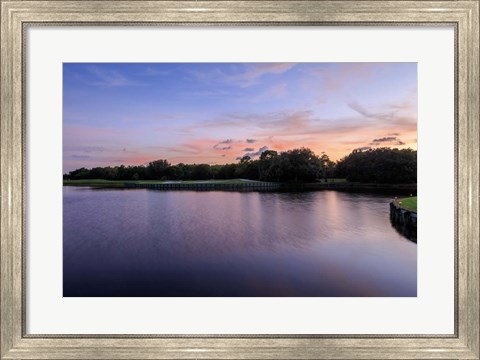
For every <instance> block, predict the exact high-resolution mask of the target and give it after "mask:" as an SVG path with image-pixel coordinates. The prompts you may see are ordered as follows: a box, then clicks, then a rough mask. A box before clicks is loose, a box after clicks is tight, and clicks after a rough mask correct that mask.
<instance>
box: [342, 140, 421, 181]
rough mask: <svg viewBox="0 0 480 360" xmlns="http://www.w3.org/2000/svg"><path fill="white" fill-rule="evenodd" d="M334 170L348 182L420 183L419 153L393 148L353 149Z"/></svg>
mask: <svg viewBox="0 0 480 360" xmlns="http://www.w3.org/2000/svg"><path fill="white" fill-rule="evenodd" d="M335 173H336V177H343V178H346V179H347V180H348V181H358V182H365V183H366V182H369V183H379V184H413V183H416V182H417V152H416V151H414V150H411V149H402V150H399V149H390V148H378V149H372V150H367V151H353V152H352V153H351V154H350V155H348V156H346V157H344V158H343V159H341V160H340V161H338V162H337V165H336V169H335Z"/></svg>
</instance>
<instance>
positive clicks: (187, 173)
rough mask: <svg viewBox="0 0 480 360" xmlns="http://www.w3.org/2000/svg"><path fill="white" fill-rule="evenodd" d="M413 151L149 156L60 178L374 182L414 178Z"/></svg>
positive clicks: (301, 150) (374, 150) (413, 181)
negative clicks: (143, 161) (221, 161)
mask: <svg viewBox="0 0 480 360" xmlns="http://www.w3.org/2000/svg"><path fill="white" fill-rule="evenodd" d="M416 155H417V152H416V151H414V150H411V149H402V150H399V149H390V148H378V149H371V150H367V151H356V150H354V151H353V152H352V153H351V154H349V155H347V156H345V157H344V158H342V159H340V160H339V161H337V162H333V161H331V160H330V158H329V157H328V155H326V154H324V153H323V154H322V155H320V156H318V155H316V154H315V153H314V152H313V151H312V150H310V149H308V148H299V149H293V150H288V151H284V152H280V153H279V152H277V151H274V150H266V151H264V152H263V153H262V154H261V155H260V157H259V158H258V159H256V160H254V159H252V158H251V157H249V156H244V157H243V158H241V160H240V161H239V162H238V163H231V164H225V165H209V164H184V163H180V164H177V165H172V164H171V163H169V162H168V161H167V160H155V161H151V162H150V163H148V165H146V166H124V165H120V166H115V167H111V166H108V167H95V168H92V169H86V168H80V169H77V170H74V171H70V172H69V173H67V174H65V175H64V176H63V177H64V179H66V180H67V179H68V180H81V179H105V180H209V179H236V178H244V179H251V180H261V181H274V182H310V181H316V180H319V179H323V180H324V181H328V179H329V178H346V179H347V180H348V181H359V182H375V183H415V182H416V179H417V156H416Z"/></svg>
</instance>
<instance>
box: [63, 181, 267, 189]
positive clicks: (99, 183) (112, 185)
mask: <svg viewBox="0 0 480 360" xmlns="http://www.w3.org/2000/svg"><path fill="white" fill-rule="evenodd" d="M251 183H256V184H261V183H262V181H253V180H245V179H229V180H190V181H160V180H103V179H83V180H63V185H65V186H93V187H105V188H125V187H127V184H193V185H195V184H199V185H201V184H232V185H241V184H251Z"/></svg>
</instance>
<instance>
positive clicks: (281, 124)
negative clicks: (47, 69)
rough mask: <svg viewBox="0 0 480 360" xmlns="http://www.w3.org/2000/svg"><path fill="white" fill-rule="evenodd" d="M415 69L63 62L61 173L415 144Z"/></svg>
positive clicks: (345, 65) (356, 65)
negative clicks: (300, 149)
mask: <svg viewBox="0 0 480 360" xmlns="http://www.w3.org/2000/svg"><path fill="white" fill-rule="evenodd" d="M416 126H417V65H416V63H297V64H294V63H238V64H236V63H211V64H207V63H179V64H161V63H160V64H153V63H152V64H150V63H148V64H147V63H145V64H106V63H96V64H94V63H82V64H72V63H66V64H64V65H63V167H64V168H63V170H64V172H68V171H71V170H74V169H77V168H80V167H86V168H92V167H96V166H117V165H121V164H124V165H141V164H146V163H148V162H149V161H152V160H156V159H167V160H168V161H170V162H171V163H172V164H177V163H180V162H183V163H207V164H225V163H231V162H237V161H238V160H237V159H238V158H240V157H242V156H244V155H245V154H248V155H250V156H251V157H253V158H255V157H257V156H258V155H259V154H260V153H261V152H262V151H264V150H266V149H270V150H277V151H284V150H289V149H293V148H298V147H302V146H304V147H308V148H310V149H312V150H313V151H314V152H316V153H317V154H321V152H325V153H327V154H328V155H329V156H330V158H331V159H332V160H338V159H340V158H341V157H343V156H345V155H347V154H349V153H350V152H351V151H352V150H354V149H357V148H368V147H371V148H376V147H384V146H388V147H397V148H408V147H410V148H412V149H416V148H417V145H416V142H417V132H416Z"/></svg>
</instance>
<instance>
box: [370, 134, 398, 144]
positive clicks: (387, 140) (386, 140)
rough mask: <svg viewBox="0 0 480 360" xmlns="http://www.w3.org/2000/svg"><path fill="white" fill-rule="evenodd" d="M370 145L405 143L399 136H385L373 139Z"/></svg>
mask: <svg viewBox="0 0 480 360" xmlns="http://www.w3.org/2000/svg"><path fill="white" fill-rule="evenodd" d="M370 145H405V143H404V142H403V141H402V140H400V139H399V138H398V137H397V136H385V137H381V138H378V139H373V140H372V142H371V143H370Z"/></svg>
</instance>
